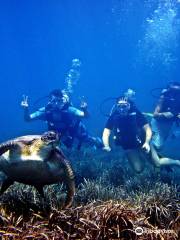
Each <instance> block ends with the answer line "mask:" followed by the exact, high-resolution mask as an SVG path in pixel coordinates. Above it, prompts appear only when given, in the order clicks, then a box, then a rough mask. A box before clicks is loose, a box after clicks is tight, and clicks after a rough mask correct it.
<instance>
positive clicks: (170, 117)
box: [151, 82, 180, 150]
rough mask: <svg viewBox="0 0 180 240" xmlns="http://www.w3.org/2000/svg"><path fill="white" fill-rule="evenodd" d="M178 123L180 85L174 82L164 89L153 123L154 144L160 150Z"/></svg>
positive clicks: (179, 117) (179, 121) (179, 115)
mask: <svg viewBox="0 0 180 240" xmlns="http://www.w3.org/2000/svg"><path fill="white" fill-rule="evenodd" d="M174 123H176V124H177V125H179V124H180V83H178V82H172V83H170V84H169V85H168V86H167V88H166V89H163V90H162V92H161V95H160V98H159V101H158V104H157V106H156V108H155V111H154V117H153V119H152V121H151V126H152V131H153V140H152V142H153V144H154V146H155V147H156V148H157V150H160V149H161V148H162V147H163V145H164V143H165V141H166V139H167V138H168V136H169V134H170V133H171V129H172V127H173V125H174Z"/></svg>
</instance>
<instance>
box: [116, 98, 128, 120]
mask: <svg viewBox="0 0 180 240" xmlns="http://www.w3.org/2000/svg"><path fill="white" fill-rule="evenodd" d="M129 110H130V103H129V102H127V100H126V99H120V100H119V101H118V102H117V112H118V113H119V114H120V115H122V116H124V115H127V114H128V112H129Z"/></svg>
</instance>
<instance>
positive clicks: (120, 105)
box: [102, 97, 180, 173]
mask: <svg viewBox="0 0 180 240" xmlns="http://www.w3.org/2000/svg"><path fill="white" fill-rule="evenodd" d="M112 131H114V140H115V143H116V145H120V146H121V147H122V148H123V149H124V150H125V153H126V156H127V159H128V161H129V163H130V164H131V166H132V168H133V169H134V170H135V171H136V172H137V173H140V172H142V170H143V168H144V163H145V160H147V159H148V160H150V162H151V163H152V164H153V165H154V166H156V167H161V166H167V165H176V166H179V167H180V161H179V160H173V159H170V158H166V157H163V158H159V156H158V154H157V152H156V150H155V149H154V147H153V146H152V144H150V141H151V137H152V131H151V128H150V126H149V124H148V122H147V120H146V118H145V117H144V115H143V114H142V113H141V112H140V111H139V110H138V109H137V108H136V106H135V104H134V103H133V102H132V101H129V100H128V99H127V98H124V97H123V98H119V100H118V101H117V104H116V108H115V109H114V111H113V112H112V114H111V116H110V117H109V119H108V120H107V122H106V125H105V128H104V131H103V137H102V139H103V143H104V150H105V151H111V148H110V145H109V137H110V134H111V132H112Z"/></svg>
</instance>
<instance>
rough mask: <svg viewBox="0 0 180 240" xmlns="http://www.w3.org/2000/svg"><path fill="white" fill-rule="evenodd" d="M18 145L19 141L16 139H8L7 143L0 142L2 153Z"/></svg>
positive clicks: (0, 153) (0, 151)
mask: <svg viewBox="0 0 180 240" xmlns="http://www.w3.org/2000/svg"><path fill="white" fill-rule="evenodd" d="M16 146H18V143H17V142H15V141H7V142H5V143H2V144H0V155H2V154H3V153H5V152H7V151H8V150H10V149H12V148H13V147H16Z"/></svg>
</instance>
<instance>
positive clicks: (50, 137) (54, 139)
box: [41, 131, 59, 145]
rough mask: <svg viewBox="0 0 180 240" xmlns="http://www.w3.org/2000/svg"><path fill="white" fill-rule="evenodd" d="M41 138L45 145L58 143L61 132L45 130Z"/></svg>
mask: <svg viewBox="0 0 180 240" xmlns="http://www.w3.org/2000/svg"><path fill="white" fill-rule="evenodd" d="M41 140H42V141H43V143H44V144H45V145H50V144H53V145H54V144H55V145H58V143H59V134H58V133H56V132H54V131H48V132H45V133H44V134H43V135H42V136H41Z"/></svg>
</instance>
